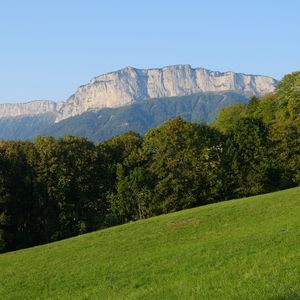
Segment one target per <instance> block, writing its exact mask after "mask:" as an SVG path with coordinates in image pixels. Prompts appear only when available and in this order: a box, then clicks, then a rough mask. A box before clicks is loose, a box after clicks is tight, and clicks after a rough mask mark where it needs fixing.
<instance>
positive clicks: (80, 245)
mask: <svg viewBox="0 0 300 300" xmlns="http://www.w3.org/2000/svg"><path fill="white" fill-rule="evenodd" d="M0 299H272V300H275V299H300V188H294V189H290V190H286V191H281V192H277V193H272V194H267V195H261V196H256V197H251V198H245V199H240V200H233V201H227V202H221V203H217V204H212V205H207V206H203V207H199V208H194V209H190V210H185V211H181V212H177V213H172V214H168V215H164V216H159V217H155V218H151V219H148V220H142V221H138V222H135V223H130V224H126V225H122V226H118V227H114V228H109V229H105V230H102V231H97V232H94V233H90V234H85V235H82V236H78V237H75V238H71V239H67V240H64V241H60V242H56V243H51V244H48V245H44V246H39V247H34V248H30V249H26V250H21V251H16V252H11V253H6V254H2V255H0Z"/></svg>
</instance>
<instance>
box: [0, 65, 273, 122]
mask: <svg viewBox="0 0 300 300" xmlns="http://www.w3.org/2000/svg"><path fill="white" fill-rule="evenodd" d="M276 84H277V81H276V80H275V79H273V78H271V77H267V76H260V75H245V74H240V73H234V72H224V73H222V72H215V71H210V70H206V69H203V68H196V69H194V68H191V66H190V65H176V66H168V67H164V68H161V69H148V70H142V69H135V68H132V67H127V68H124V69H122V70H119V71H116V72H111V73H108V74H104V75H101V76H98V77H95V78H93V79H92V80H91V81H90V82H89V83H88V84H86V85H83V86H80V87H79V88H78V89H77V91H76V92H75V94H74V95H72V96H71V97H70V98H69V99H68V100H67V101H66V102H64V103H55V102H51V101H34V102H30V103H25V104H1V105H0V117H5V116H20V115H23V114H32V115H35V114H41V113H47V112H54V113H55V114H57V117H56V122H59V121H61V120H63V119H67V118H69V117H72V116H76V115H80V114H82V113H84V112H87V111H91V110H97V109H100V108H104V107H120V106H124V105H128V104H131V103H134V102H138V101H143V100H146V99H151V98H163V97H173V96H185V95H191V94H195V93H198V92H225V91H234V92H238V93H241V94H243V95H244V96H247V97H250V96H254V95H255V96H262V95H264V94H267V93H270V92H273V91H274V89H275V87H276Z"/></svg>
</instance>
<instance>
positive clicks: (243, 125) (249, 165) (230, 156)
mask: <svg viewBox="0 0 300 300" xmlns="http://www.w3.org/2000/svg"><path fill="white" fill-rule="evenodd" d="M269 145H270V141H269V137H268V128H267V127H266V125H265V124H264V123H263V122H262V121H261V120H260V119H257V118H249V117H246V118H242V119H241V120H239V121H238V122H237V123H236V125H235V126H234V127H233V128H232V130H231V131H230V132H229V134H228V137H227V141H226V145H225V151H224V161H223V166H224V167H223V170H224V178H226V180H225V183H224V187H225V188H227V192H226V193H227V194H228V195H229V197H243V196H249V195H255V194H259V193H263V192H266V191H267V190H268V188H267V187H268V184H269V182H268V176H267V174H268V171H269V158H268V154H269V152H268V151H269Z"/></svg>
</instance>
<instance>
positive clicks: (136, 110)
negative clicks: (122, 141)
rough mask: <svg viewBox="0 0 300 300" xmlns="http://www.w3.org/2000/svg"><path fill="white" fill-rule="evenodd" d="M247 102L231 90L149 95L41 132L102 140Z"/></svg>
mask: <svg viewBox="0 0 300 300" xmlns="http://www.w3.org/2000/svg"><path fill="white" fill-rule="evenodd" d="M247 102H248V98H247V97H245V96H243V95H240V94H238V93H234V92H224V93H212V92H210V93H197V94H192V95H189V96H181V97H168V98H161V99H150V100H146V101H141V102H137V103H134V104H132V105H126V106H123V107H118V108H103V109H100V110H97V111H90V112H85V113H83V114H81V115H78V116H75V117H72V118H68V119H65V120H62V121H60V122H58V123H54V124H52V125H50V126H48V127H46V128H45V129H44V130H42V131H41V133H42V134H44V135H52V136H55V137H63V136H64V135H67V134H72V135H77V136H85V137H87V138H89V139H90V140H92V141H104V140H106V139H109V138H111V137H113V136H116V135H119V134H121V133H125V132H128V131H135V132H137V133H139V134H144V133H145V132H146V131H148V130H149V129H150V128H153V127H156V126H157V125H159V124H162V123H163V122H164V121H166V120H169V119H173V118H175V117H177V116H181V117H182V118H183V119H185V120H187V121H191V122H197V121H203V122H207V123H209V122H211V121H213V120H214V119H215V117H216V115H217V113H218V111H219V110H220V109H221V108H222V107H224V106H228V105H231V104H233V103H247ZM0 134H1V130H0Z"/></svg>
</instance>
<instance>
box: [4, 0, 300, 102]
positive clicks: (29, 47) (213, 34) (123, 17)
mask: <svg viewBox="0 0 300 300" xmlns="http://www.w3.org/2000/svg"><path fill="white" fill-rule="evenodd" d="M299 15H300V1H298V0H285V1H283V0H282V1H281V0H273V1H269V0H251V1H240V0H239V1H237V0H236V1H233V0H227V1H226V0H209V1H202V0H198V1H197V0H180V1H179V0H172V1H171V0H105V1H104V0H103V1H102V0H43V1H40V0H26V1H24V0H1V1H0V103H5V102H26V101H30V100H37V99H49V100H66V99H67V98H68V97H69V96H70V95H71V94H73V93H74V92H75V90H76V88H77V87H78V86H79V85H82V84H85V83H87V82H88V81H89V80H90V79H91V78H92V77H94V76H97V75H101V74H103V73H107V72H111V71H115V70H118V69H121V68H123V67H126V66H132V67H136V68H158V67H163V66H167V65H174V64H190V65H191V66H192V67H204V68H207V69H211V70H216V71H235V72H241V73H249V74H262V75H268V76H272V77H274V78H276V79H281V78H282V76H283V75H284V74H287V73H290V72H293V71H296V70H300V34H299V30H300V17H299Z"/></svg>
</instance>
